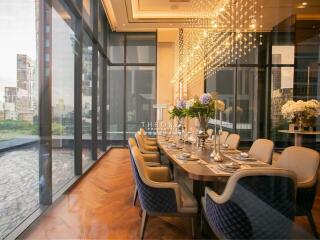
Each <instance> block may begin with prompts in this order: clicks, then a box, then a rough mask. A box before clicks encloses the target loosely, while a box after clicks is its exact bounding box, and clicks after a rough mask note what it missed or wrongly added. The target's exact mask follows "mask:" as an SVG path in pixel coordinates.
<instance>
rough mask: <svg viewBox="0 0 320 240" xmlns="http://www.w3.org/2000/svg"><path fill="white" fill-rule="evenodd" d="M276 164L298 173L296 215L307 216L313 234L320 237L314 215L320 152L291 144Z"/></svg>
mask: <svg viewBox="0 0 320 240" xmlns="http://www.w3.org/2000/svg"><path fill="white" fill-rule="evenodd" d="M275 166H276V167H278V168H283V169H288V170H291V171H293V172H295V173H296V175H297V188H298V189H297V201H296V203H297V205H296V208H297V211H296V216H307V218H308V221H309V224H310V226H311V230H312V232H313V235H314V236H315V237H316V238H319V236H318V232H317V228H316V224H315V223H314V219H313V216H312V208H313V204H314V200H315V197H316V192H317V185H318V170H319V153H318V152H317V151H315V150H313V149H310V148H305V147H298V146H291V147H288V148H286V149H285V150H284V151H283V152H282V154H281V156H280V158H279V160H278V161H277V162H276V163H275Z"/></svg>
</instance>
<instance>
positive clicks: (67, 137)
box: [52, 1, 78, 193]
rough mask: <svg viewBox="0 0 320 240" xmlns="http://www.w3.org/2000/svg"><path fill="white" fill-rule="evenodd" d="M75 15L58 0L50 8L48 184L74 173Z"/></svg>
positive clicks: (62, 181)
mask: <svg viewBox="0 0 320 240" xmlns="http://www.w3.org/2000/svg"><path fill="white" fill-rule="evenodd" d="M74 29H75V17H74V16H73V14H72V13H71V12H70V10H69V9H68V8H67V7H66V6H63V5H62V4H61V3H60V2H59V1H55V2H54V5H53V8H52V181H53V182H52V188H53V193H56V192H57V191H58V190H60V188H61V187H62V186H64V185H65V184H66V183H67V182H68V181H69V180H70V179H71V178H72V177H73V176H74V64H75V51H74V44H75V42H76V41H78V39H77V38H76V36H75V33H74Z"/></svg>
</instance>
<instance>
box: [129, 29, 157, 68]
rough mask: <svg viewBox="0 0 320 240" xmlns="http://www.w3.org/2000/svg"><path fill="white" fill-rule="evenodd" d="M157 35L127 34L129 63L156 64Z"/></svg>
mask: <svg viewBox="0 0 320 240" xmlns="http://www.w3.org/2000/svg"><path fill="white" fill-rule="evenodd" d="M155 62H156V35H155V34H153V33H151V34H150V33H139V34H137V33H128V34H127V63H155Z"/></svg>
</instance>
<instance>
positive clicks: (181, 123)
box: [177, 118, 185, 142]
mask: <svg viewBox="0 0 320 240" xmlns="http://www.w3.org/2000/svg"><path fill="white" fill-rule="evenodd" d="M177 129H178V134H179V141H181V142H183V141H184V139H183V136H184V130H185V125H184V118H178V122H177Z"/></svg>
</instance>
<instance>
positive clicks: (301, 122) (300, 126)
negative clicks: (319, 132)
mask: <svg viewBox="0 0 320 240" xmlns="http://www.w3.org/2000/svg"><path fill="white" fill-rule="evenodd" d="M303 130H304V129H303V117H302V114H301V115H299V117H298V131H300V132H302V131H303Z"/></svg>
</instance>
